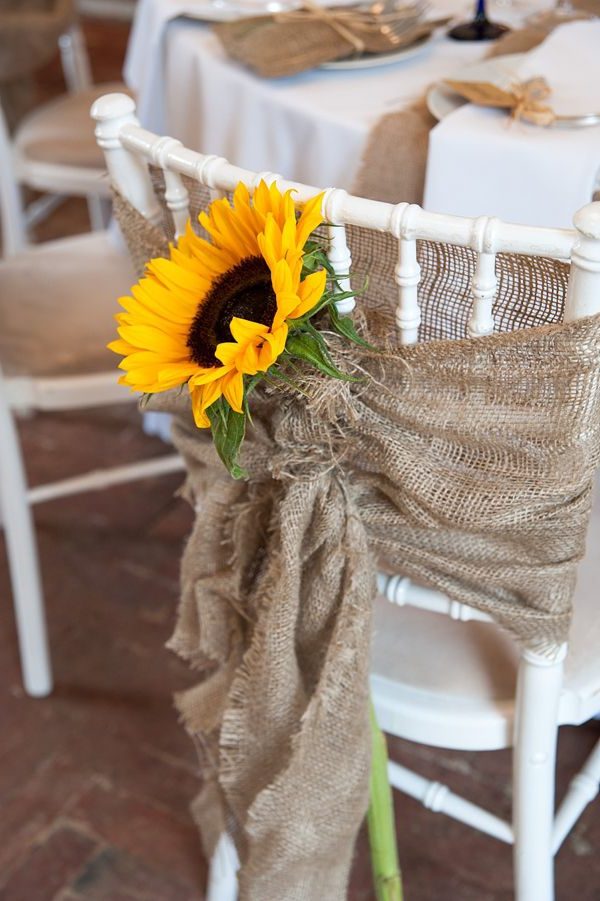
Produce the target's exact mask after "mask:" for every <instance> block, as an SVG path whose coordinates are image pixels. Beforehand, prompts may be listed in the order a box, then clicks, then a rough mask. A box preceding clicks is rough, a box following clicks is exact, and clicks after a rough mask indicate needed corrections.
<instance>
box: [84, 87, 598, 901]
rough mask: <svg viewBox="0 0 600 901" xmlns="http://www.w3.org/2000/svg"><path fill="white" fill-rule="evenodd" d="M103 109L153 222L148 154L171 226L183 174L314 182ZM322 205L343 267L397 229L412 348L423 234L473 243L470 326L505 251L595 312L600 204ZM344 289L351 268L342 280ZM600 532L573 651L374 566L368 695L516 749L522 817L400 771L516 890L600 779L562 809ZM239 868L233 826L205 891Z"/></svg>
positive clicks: (539, 898)
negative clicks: (564, 224) (367, 238)
mask: <svg viewBox="0 0 600 901" xmlns="http://www.w3.org/2000/svg"><path fill="white" fill-rule="evenodd" d="M92 116H93V118H94V119H95V120H96V122H97V127H96V135H97V137H98V142H99V144H100V146H101V147H102V148H103V149H104V152H105V156H106V162H107V167H108V170H109V175H110V178H111V181H112V182H113V184H114V185H115V187H116V188H117V189H118V191H119V192H120V193H121V194H122V195H123V196H124V197H125V198H126V199H127V200H128V201H129V202H130V203H131V204H132V205H133V206H134V207H135V208H136V209H137V210H138V211H140V212H141V213H143V214H144V215H145V216H146V217H147V218H148V219H150V220H151V221H158V216H159V211H158V209H157V202H156V197H155V194H154V190H153V187H152V183H151V180H150V178H149V175H148V170H147V166H148V164H152V165H153V166H158V167H160V168H161V169H162V170H163V172H164V177H165V185H166V197H165V199H166V204H167V207H168V209H169V210H170V212H171V215H172V218H173V223H174V229H175V233H176V234H179V233H181V231H182V230H183V228H184V226H185V222H186V220H187V218H188V214H189V212H188V200H189V198H188V191H187V190H186V187H185V185H184V182H183V180H182V176H187V177H188V178H191V179H193V180H196V181H198V182H200V183H201V184H203V185H205V186H206V187H208V188H209V189H210V191H211V193H212V194H213V196H215V195H217V194H222V193H223V192H228V191H232V190H233V189H234V188H235V186H236V184H237V183H238V182H239V181H243V182H245V183H246V184H247V185H248V186H249V188H250V189H251V190H252V189H253V188H254V187H256V185H257V184H258V183H259V181H260V180H261V179H264V180H265V181H267V182H268V183H270V182H272V181H273V180H276V181H277V184H278V186H279V187H280V188H281V189H282V190H285V189H287V188H290V187H293V188H294V189H295V190H296V197H297V199H298V200H299V202H302V201H306V200H307V199H308V198H309V197H311V196H313V195H314V194H316V193H317V190H318V189H317V188H315V187H310V186H307V185H302V184H297V183H292V182H289V181H286V180H284V179H282V178H281V177H279V176H277V175H274V174H273V173H269V172H262V173H255V172H250V171H248V170H245V169H242V168H239V167H237V166H233V165H231V164H230V163H228V162H227V160H225V159H223V158H220V157H216V156H205V155H202V154H200V153H196V152H193V151H191V150H188V149H187V148H185V147H183V146H182V144H181V143H180V142H179V141H176V140H173V139H171V138H166V137H158V136H156V135H154V134H151V133H150V132H148V131H146V130H144V129H142V128H140V126H139V124H138V122H137V120H136V117H135V106H134V103H133V101H132V100H131V99H129V98H128V97H125V96H123V95H109V96H106V97H103V98H101V99H100V100H98V101H97V102H96V103H95V105H94V107H93V109H92ZM323 214H324V217H325V218H326V220H327V221H328V222H329V223H331V226H332V227H331V228H330V239H331V241H330V250H329V253H330V259H331V262H332V264H333V266H334V268H335V270H336V271H337V272H338V273H339V274H340V276H343V274H344V273H347V272H348V271H349V266H350V251H349V249H348V243H347V241H346V235H345V227H346V226H361V227H363V228H367V229H372V230H375V231H379V232H386V233H388V234H390V235H392V236H393V237H394V238H395V239H396V240H397V242H398V264H397V266H396V269H395V280H396V285H397V291H398V307H397V325H398V330H399V337H400V341H401V343H403V344H412V343H415V342H416V341H417V339H418V333H419V325H420V311H419V300H418V291H417V289H418V285H419V281H420V277H421V273H420V269H419V264H418V262H417V243H416V242H417V240H420V239H426V240H428V241H430V242H440V243H442V244H452V245H457V246H459V247H463V248H470V249H471V250H472V251H474V253H475V255H476V265H475V271H474V276H473V279H472V283H471V294H472V298H471V315H470V319H469V323H468V334H469V336H471V337H477V336H480V335H487V334H490V333H491V332H493V330H494V319H493V315H492V304H493V300H494V296H495V293H496V275H495V263H496V255H497V254H499V253H518V254H525V255H528V256H532V257H550V258H554V259H558V260H569V261H570V275H569V290H568V296H567V302H566V312H565V319H566V320H574V319H577V318H581V317H584V316H587V315H591V314H594V313H599V312H600V204H599V203H594V204H590V205H588V206H586V207H584V208H583V209H582V210H580V211H579V212H578V213H577V214H576V215H575V219H574V224H575V228H574V229H572V230H570V229H549V228H534V227H526V226H520V225H510V224H506V223H503V222H501V221H499V220H497V219H494V218H487V217H482V218H478V219H467V218H459V217H453V216H445V215H439V214H434V213H428V212H425V211H423V210H422V209H420V208H419V207H417V206H414V205H409V204H405V203H401V204H398V205H396V206H392V205H390V204H386V203H380V202H375V201H370V200H365V199H362V198H358V197H353V196H350V195H349V194H348V193H347V192H346V191H344V190H339V189H329V190H328V191H326V192H325V195H324V200H323ZM345 287H346V285H345V284H344V283H343V278H340V290H344V289H345ZM353 306H354V300H347V299H346V300H343V301H340V309H341V311H343V312H344V313H348V312H350V311H351V310H352V308H353ZM599 537H600V510H598V511H596V512H595V514H594V519H593V522H592V527H591V532H590V545H589V546H590V553H589V554H588V558H587V559H586V561H585V562H584V564H583V565H582V569H581V576H580V580H579V588H578V592H577V597H576V614H575V623H574V626H573V630H572V636H571V641H570V644H569V647H568V648H567V646H566V645H565V646H560V647H556V648H555V649H554V650H555V654H554V656H553V658H552V659H551V660H550V659H549V658H548V657H547V656H541V655H537V654H535V653H533V652H532V651H528V650H527V651H523V652H519V650H518V648H517V647H516V646H515V645H514V644H513V642H512V640H511V639H509V638H508V637H507V636H506V635H505V634H504V633H503V632H501V631H500V630H499V629H498V628H497V627H496V626H495V625H494V624H493V622H492V621H491V620H490V618H489V617H488V616H487V615H485V614H483V613H480V612H479V611H477V610H475V609H473V608H471V607H468V606H466V605H464V604H459V603H456V602H454V601H451V600H449V599H448V598H446V597H445V596H443V595H442V594H439V593H437V592H434V591H431V590H428V589H424V588H421V587H419V586H417V585H413V584H411V583H410V582H409V581H408V580H407V579H406V578H402V577H401V576H400V575H397V576H390V575H386V574H383V573H382V574H381V575H380V576H379V590H380V597H379V599H378V601H377V609H376V628H375V651H374V664H373V672H372V692H373V698H374V702H375V708H376V712H377V716H378V719H379V722H380V724H381V726H382V728H383V729H384V730H385V731H386V732H388V733H390V734H392V735H397V736H400V737H402V738H405V739H409V740H411V741H415V742H421V743H424V744H429V745H433V746H436V747H445V748H454V749H463V750H488V749H498V748H509V747H513V788H514V804H513V816H512V822H505V821H503V820H501V819H500V818H499V817H497V816H496V815H494V814H493V813H491V812H489V811H486V810H484V809H483V808H481V807H479V806H477V805H475V804H473V803H471V802H469V801H467V800H465V799H463V798H460V797H458V796H457V795H455V794H453V793H452V792H450V790H449V789H448V788H447V787H446V786H443V785H441V784H439V783H433V782H430V781H428V780H426V779H424V778H423V777H421V776H419V775H417V774H416V773H413V772H411V771H410V770H408V769H407V768H405V767H402V766H399V765H398V764H396V763H390V779H391V782H392V784H393V785H394V786H395V787H397V788H399V789H401V790H402V791H404V792H407V793H408V794H409V795H411V796H412V797H414V798H417V799H419V800H421V801H422V802H423V803H424V804H425V806H427V807H429V808H431V809H432V810H434V811H440V812H444V813H446V814H448V815H449V816H452V817H454V818H456V819H459V820H461V821H462V822H464V823H467V824H469V825H471V826H473V827H475V828H477V829H479V830H481V831H483V832H485V833H487V834H488V835H491V836H494V837H495V838H497V839H499V840H501V841H503V842H505V843H507V844H511V845H513V848H514V851H513V856H514V868H515V886H516V898H517V901H551V899H552V898H553V896H554V894H553V857H554V854H555V853H556V851H557V849H558V848H559V847H560V845H561V843H562V841H563V840H564V838H565V836H566V835H567V833H568V832H569V830H570V829H571V827H572V826H573V824H574V823H575V821H576V820H577V818H578V817H579V815H580V813H581V812H582V810H583V809H584V807H585V805H586V804H587V803H588V802H589V801H590V800H591V799H592V798H593V797H594V795H595V794H596V793H597V790H598V780H599V779H600V743H599V745H598V746H597V747H596V749H595V751H594V752H593V753H592V755H591V756H590V757H589V759H588V761H587V763H586V765H585V766H584V767H583V769H582V770H581V771H580V773H579V774H577V775H576V776H575V778H574V779H573V782H572V783H571V787H570V789H569V791H568V793H567V795H566V797H565V799H564V800H563V802H562V804H561V806H560V808H559V810H558V813H557V814H556V815H555V813H554V776H555V750H556V739H557V731H558V727H559V726H560V725H561V724H567V723H571V724H580V723H582V722H584V721H585V720H587V719H589V718H590V717H591V716H593V715H594V714H595V713H597V712H598V710H599V709H600V655H598V653H597V648H598V639H599V638H600V611H597V610H596V609H595V608H594V606H593V605H594V603H595V600H596V595H595V583H597V576H598V575H599V574H600V573H598V572H596V571H597V570H598V568H599V567H598V562H597V560H596V559H595V558H594V557H595V555H594V551H595V547H594V545H595V543H596V542H597V540H598V538H599ZM400 608H402V609H400ZM392 648H393V653H392V651H391V649H392ZM419 658H421V660H422V659H427V660H430V661H432V666H431V667H429V666H428V667H427V678H424V677H423V669H424V668H423V667H422V666H419V665H418V662H419ZM565 659H566V667H565ZM436 661H438V663H436ZM236 865H237V864H236V855H235V851H234V849H233V846H232V845H231V842H230V841H229V839H228V838H227V836H223V837H222V839H221V841H220V842H219V844H218V846H217V850H216V853H215V856H214V858H213V861H212V867H211V875H210V880H209V891H208V898H209V901H235V898H236V897H237V889H236V881H235V870H236Z"/></svg>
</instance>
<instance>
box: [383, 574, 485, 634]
mask: <svg viewBox="0 0 600 901" xmlns="http://www.w3.org/2000/svg"><path fill="white" fill-rule="evenodd" d="M377 590H378V591H379V593H380V594H382V595H383V596H384V597H386V598H387V599H388V601H390V602H391V603H392V604H396V605H397V606H398V607H403V606H404V605H405V604H408V605H410V606H411V607H419V608H420V609H421V610H429V611H430V612H431V613H444V614H446V616H449V617H450V619H454V620H458V621H459V622H463V623H466V622H469V620H478V621H480V622H485V623H491V622H493V619H492V617H491V616H488V614H487V613H482V612H481V610H475V608H474V607H469V605H468V604H461V603H460V602H459V601H453V600H451V599H450V598H449V597H447V596H446V595H445V594H442V592H440V591H434V590H433V589H431V588H424V587H423V586H422V585H416V584H415V583H414V582H411V580H410V579H408V578H406V576H400V575H395V576H390V575H387V574H385V573H378V575H377Z"/></svg>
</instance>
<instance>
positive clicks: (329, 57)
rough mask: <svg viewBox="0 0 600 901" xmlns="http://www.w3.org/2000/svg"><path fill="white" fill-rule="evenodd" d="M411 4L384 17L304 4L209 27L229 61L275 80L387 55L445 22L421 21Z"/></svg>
mask: <svg viewBox="0 0 600 901" xmlns="http://www.w3.org/2000/svg"><path fill="white" fill-rule="evenodd" d="M422 13H423V8H422V7H421V6H420V5H419V4H416V5H414V6H406V7H404V8H403V9H400V10H396V11H395V13H394V15H395V17H396V19H395V21H394V25H395V26H396V27H394V28H393V29H391V28H390V27H389V25H388V18H387V17H385V18H383V17H378V16H375V15H372V14H366V13H360V12H357V7H356V6H354V7H353V6H344V7H336V8H335V9H329V10H327V9H325V8H323V7H317V6H315V5H314V4H312V3H310V4H309V5H307V8H304V9H300V10H294V11H290V12H287V13H283V14H276V15H273V16H259V17H254V18H249V19H240V20H238V21H235V22H222V23H219V24H217V25H215V26H214V31H215V33H216V34H217V36H218V37H219V39H220V40H221V42H222V44H223V46H224V48H225V50H226V51H227V53H228V54H229V56H231V57H232V58H233V59H235V60H237V61H238V62H241V63H242V64H243V65H245V66H248V68H250V69H252V70H253V71H254V72H256V73H257V74H258V75H261V76H263V77H264V78H280V77H282V76H287V75H295V74H297V73H298V72H304V71H306V70H308V69H313V68H315V67H316V66H318V65H320V64H322V63H326V62H331V61H333V60H338V59H343V58H345V57H349V56H351V55H352V54H356V55H361V54H363V53H389V52H392V51H395V50H400V49H402V48H403V47H408V46H411V45H414V44H417V43H419V42H420V41H423V40H425V39H426V38H427V37H428V36H429V35H430V34H431V33H432V32H433V31H434V30H435V29H436V28H437V27H439V25H440V24H443V22H445V21H446V20H440V19H438V20H435V21H425V20H424V19H423V18H422Z"/></svg>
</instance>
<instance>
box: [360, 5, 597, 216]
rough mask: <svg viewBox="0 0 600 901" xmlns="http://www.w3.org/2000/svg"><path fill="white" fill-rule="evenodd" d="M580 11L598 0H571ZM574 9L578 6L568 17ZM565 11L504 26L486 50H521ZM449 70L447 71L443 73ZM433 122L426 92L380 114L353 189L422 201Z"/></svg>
mask: <svg viewBox="0 0 600 901" xmlns="http://www.w3.org/2000/svg"><path fill="white" fill-rule="evenodd" d="M573 5H574V7H575V8H576V10H579V11H581V12H582V13H584V12H585V13H594V14H595V15H600V0H576V2H575V3H574V4H573ZM577 15H578V13H577V12H575V13H574V14H573V17H576V16H577ZM564 22H565V18H564V17H558V18H557V16H555V15H553V14H552V13H548V14H547V15H546V16H544V17H540V19H539V21H538V23H537V24H534V25H531V26H529V27H527V28H523V29H520V30H519V31H512V32H508V33H507V34H506V35H504V36H503V37H501V38H500V39H499V40H497V41H494V42H493V44H492V46H491V47H490V49H489V50H488V52H487V54H486V56H488V57H490V58H491V57H493V56H505V55H507V54H511V53H526V52H527V51H528V50H532V49H533V48H534V47H537V46H538V44H541V43H542V41H543V40H544V39H545V38H547V37H548V35H549V34H550V32H551V31H552V30H553V29H554V28H556V27H557V25H560V24H563V23H564ZM448 74H449V75H450V74H452V73H448ZM436 124H437V121H436V119H434V117H433V116H432V115H431V113H430V112H429V110H428V109H427V104H426V102H425V98H422V99H421V100H419V101H417V102H416V103H414V104H413V105H412V106H411V107H409V108H408V109H405V110H398V111H397V112H391V113H388V114H387V115H385V116H383V117H382V118H381V119H380V120H379V121H378V122H377V123H376V125H375V127H374V128H373V129H372V131H371V132H370V134H369V138H368V141H367V145H366V147H365V151H364V154H363V158H362V161H361V165H360V168H359V171H358V174H357V176H356V180H355V183H354V185H353V193H354V194H358V195H359V196H360V197H369V198H371V199H372V200H385V201H387V202H388V203H400V202H401V201H407V202H409V203H419V204H421V203H422V202H423V191H424V188H425V172H426V168H427V150H428V144H429V132H430V131H431V129H432V128H433V127H434V125H436Z"/></svg>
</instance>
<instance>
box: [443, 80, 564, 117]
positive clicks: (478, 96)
mask: <svg viewBox="0 0 600 901" xmlns="http://www.w3.org/2000/svg"><path fill="white" fill-rule="evenodd" d="M444 84H447V85H448V87H450V88H452V90H453V91H456V93H457V94H460V96H461V97H465V98H466V99H467V100H469V101H470V102H471V103H475V104H477V105H478V106H491V107H496V108H499V109H507V110H509V111H510V113H511V117H512V118H513V119H515V120H517V119H522V120H523V121H524V122H531V123H532V124H533V125H551V124H552V123H553V122H554V121H555V119H556V114H555V113H554V110H553V109H552V107H551V106H547V105H546V104H545V103H543V102H542V101H543V100H545V99H546V98H547V97H548V96H549V95H550V93H551V91H550V86H549V85H548V82H547V81H546V79H545V78H540V77H536V78H529V79H528V80H527V81H514V82H512V83H511V84H510V85H509V86H508V87H506V88H501V87H499V86H498V85H496V84H493V83H491V82H487V81H454V80H452V79H446V80H445V81H444Z"/></svg>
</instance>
